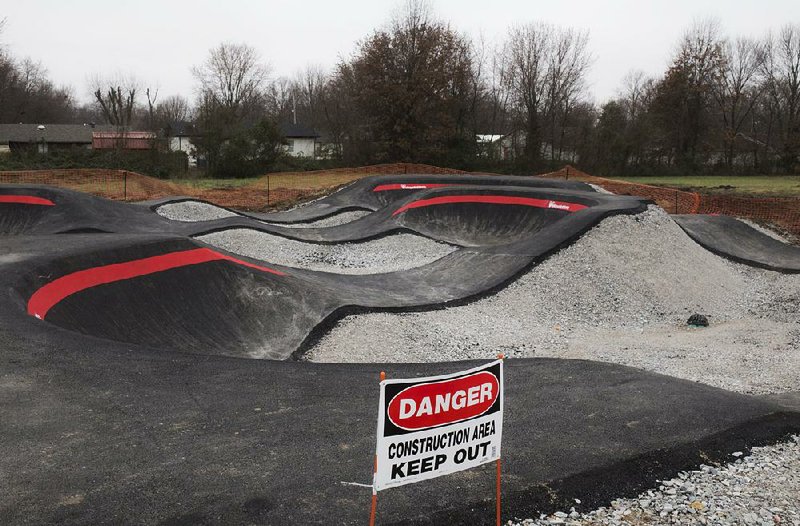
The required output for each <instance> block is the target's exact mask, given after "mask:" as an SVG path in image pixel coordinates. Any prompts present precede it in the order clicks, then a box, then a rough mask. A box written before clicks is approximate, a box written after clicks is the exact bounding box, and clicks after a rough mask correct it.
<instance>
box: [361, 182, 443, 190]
mask: <svg viewBox="0 0 800 526" xmlns="http://www.w3.org/2000/svg"><path fill="white" fill-rule="evenodd" d="M445 186H459V185H457V184H447V183H397V184H381V185H378V186H376V187H375V188H373V189H372V191H373V192H385V191H386V190H427V189H428V188H443V187H445Z"/></svg>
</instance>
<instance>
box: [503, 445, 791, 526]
mask: <svg viewBox="0 0 800 526" xmlns="http://www.w3.org/2000/svg"><path fill="white" fill-rule="evenodd" d="M734 455H737V453H734ZM738 456H739V459H738V460H736V461H735V462H732V463H730V464H727V465H723V466H706V465H703V466H700V468H699V469H698V470H696V471H691V472H684V473H680V474H679V475H678V476H677V477H676V478H674V479H671V480H665V481H661V483H660V485H659V486H658V487H657V488H653V489H651V490H648V491H646V492H643V493H642V494H640V495H639V496H638V497H636V498H633V499H618V500H614V501H612V502H611V504H610V505H609V506H607V507H602V508H599V509H597V510H594V511H592V512H590V513H586V514H580V513H577V512H576V511H575V510H574V508H573V509H571V510H566V511H559V512H556V513H554V514H552V515H549V516H541V517H540V518H538V519H526V520H523V521H521V522H517V523H514V522H512V521H509V523H508V524H509V525H514V524H516V525H517V526H550V525H553V524H564V525H568V526H599V525H612V526H631V525H639V524H641V525H652V526H658V525H668V524H669V525H672V524H681V525H687V526H689V525H707V524H713V525H756V526H775V525H781V524H785V525H791V526H800V437H798V436H794V437H792V438H791V440H789V441H788V442H785V443H781V444H776V445H774V446H767V447H758V448H753V449H752V451H751V452H750V455H749V456H746V457H745V456H743V455H742V454H741V452H739V453H738Z"/></svg>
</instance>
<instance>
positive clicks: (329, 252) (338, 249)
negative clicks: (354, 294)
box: [196, 228, 458, 274]
mask: <svg viewBox="0 0 800 526" xmlns="http://www.w3.org/2000/svg"><path fill="white" fill-rule="evenodd" d="M196 239H198V240H200V241H202V242H204V243H208V244H209V245H213V246H215V247H219V248H222V249H224V250H227V251H229V252H233V253H235V254H240V255H243V256H247V257H251V258H255V259H260V260H262V261H266V262H268V263H273V264H278V265H286V266H289V267H297V268H304V269H309V270H320V271H325V272H335V273H338V274H377V273H384V272H395V271H399V270H408V269H410V268H415V267H419V266H422V265H426V264H428V263H432V262H433V261H436V260H437V259H440V258H442V257H444V256H446V255H447V254H449V253H451V252H453V251H454V250H456V249H457V248H458V247H455V246H453V245H449V244H447V243H440V242H437V241H433V240H431V239H428V238H426V237H422V236H418V235H415V234H395V235H389V236H385V237H381V238H378V239H373V240H368V241H364V242H360V243H338V244H333V245H325V244H318V243H309V242H305V241H296V240H293V239H287V238H283V237H280V236H276V235H272V234H268V233H265V232H259V231H257V230H251V229H247V228H234V229H229V230H222V231H219V232H214V233H211V234H206V235H203V236H198V237H197V238H196Z"/></svg>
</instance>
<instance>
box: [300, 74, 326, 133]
mask: <svg viewBox="0 0 800 526" xmlns="http://www.w3.org/2000/svg"><path fill="white" fill-rule="evenodd" d="M327 82H328V74H327V73H326V72H325V70H324V69H323V68H322V66H319V65H310V66H307V67H306V68H305V69H304V70H303V71H301V72H300V73H298V74H297V76H296V77H295V79H294V81H293V82H292V84H293V89H292V92H293V96H294V97H295V100H294V101H293V104H294V105H295V106H299V108H300V109H299V111H300V112H301V118H300V120H301V121H302V122H303V123H305V124H307V125H310V126H312V127H316V126H319V125H320V124H321V122H322V119H323V117H322V115H321V110H322V108H321V104H322V97H323V91H324V90H325V86H326V84H327ZM293 109H294V110H295V111H298V110H297V108H296V107H295V108H293ZM296 116H297V115H295V117H296Z"/></svg>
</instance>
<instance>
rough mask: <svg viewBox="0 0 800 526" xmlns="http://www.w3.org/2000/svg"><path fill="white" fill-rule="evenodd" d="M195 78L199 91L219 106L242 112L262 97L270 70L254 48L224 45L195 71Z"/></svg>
mask: <svg viewBox="0 0 800 526" xmlns="http://www.w3.org/2000/svg"><path fill="white" fill-rule="evenodd" d="M192 74H193V75H194V77H195V79H197V81H198V82H199V83H200V90H201V91H202V92H204V93H207V94H208V95H209V96H210V97H211V98H212V99H213V100H214V102H215V103H216V104H218V105H220V106H222V107H223V108H226V109H228V110H235V111H240V110H242V109H243V108H244V107H247V106H249V105H251V103H252V102H253V101H254V99H259V98H260V97H261V90H262V89H263V87H264V84H265V83H266V81H267V78H268V76H269V67H268V66H267V65H266V64H264V63H263V62H261V58H260V56H259V53H258V51H256V49H255V48H253V47H251V46H248V45H247V44H233V43H229V42H225V43H222V44H220V45H219V46H217V47H215V48H214V49H212V50H211V51H210V52H209V54H208V58H206V60H205V62H203V64H201V65H199V66H195V67H193V68H192Z"/></svg>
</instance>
